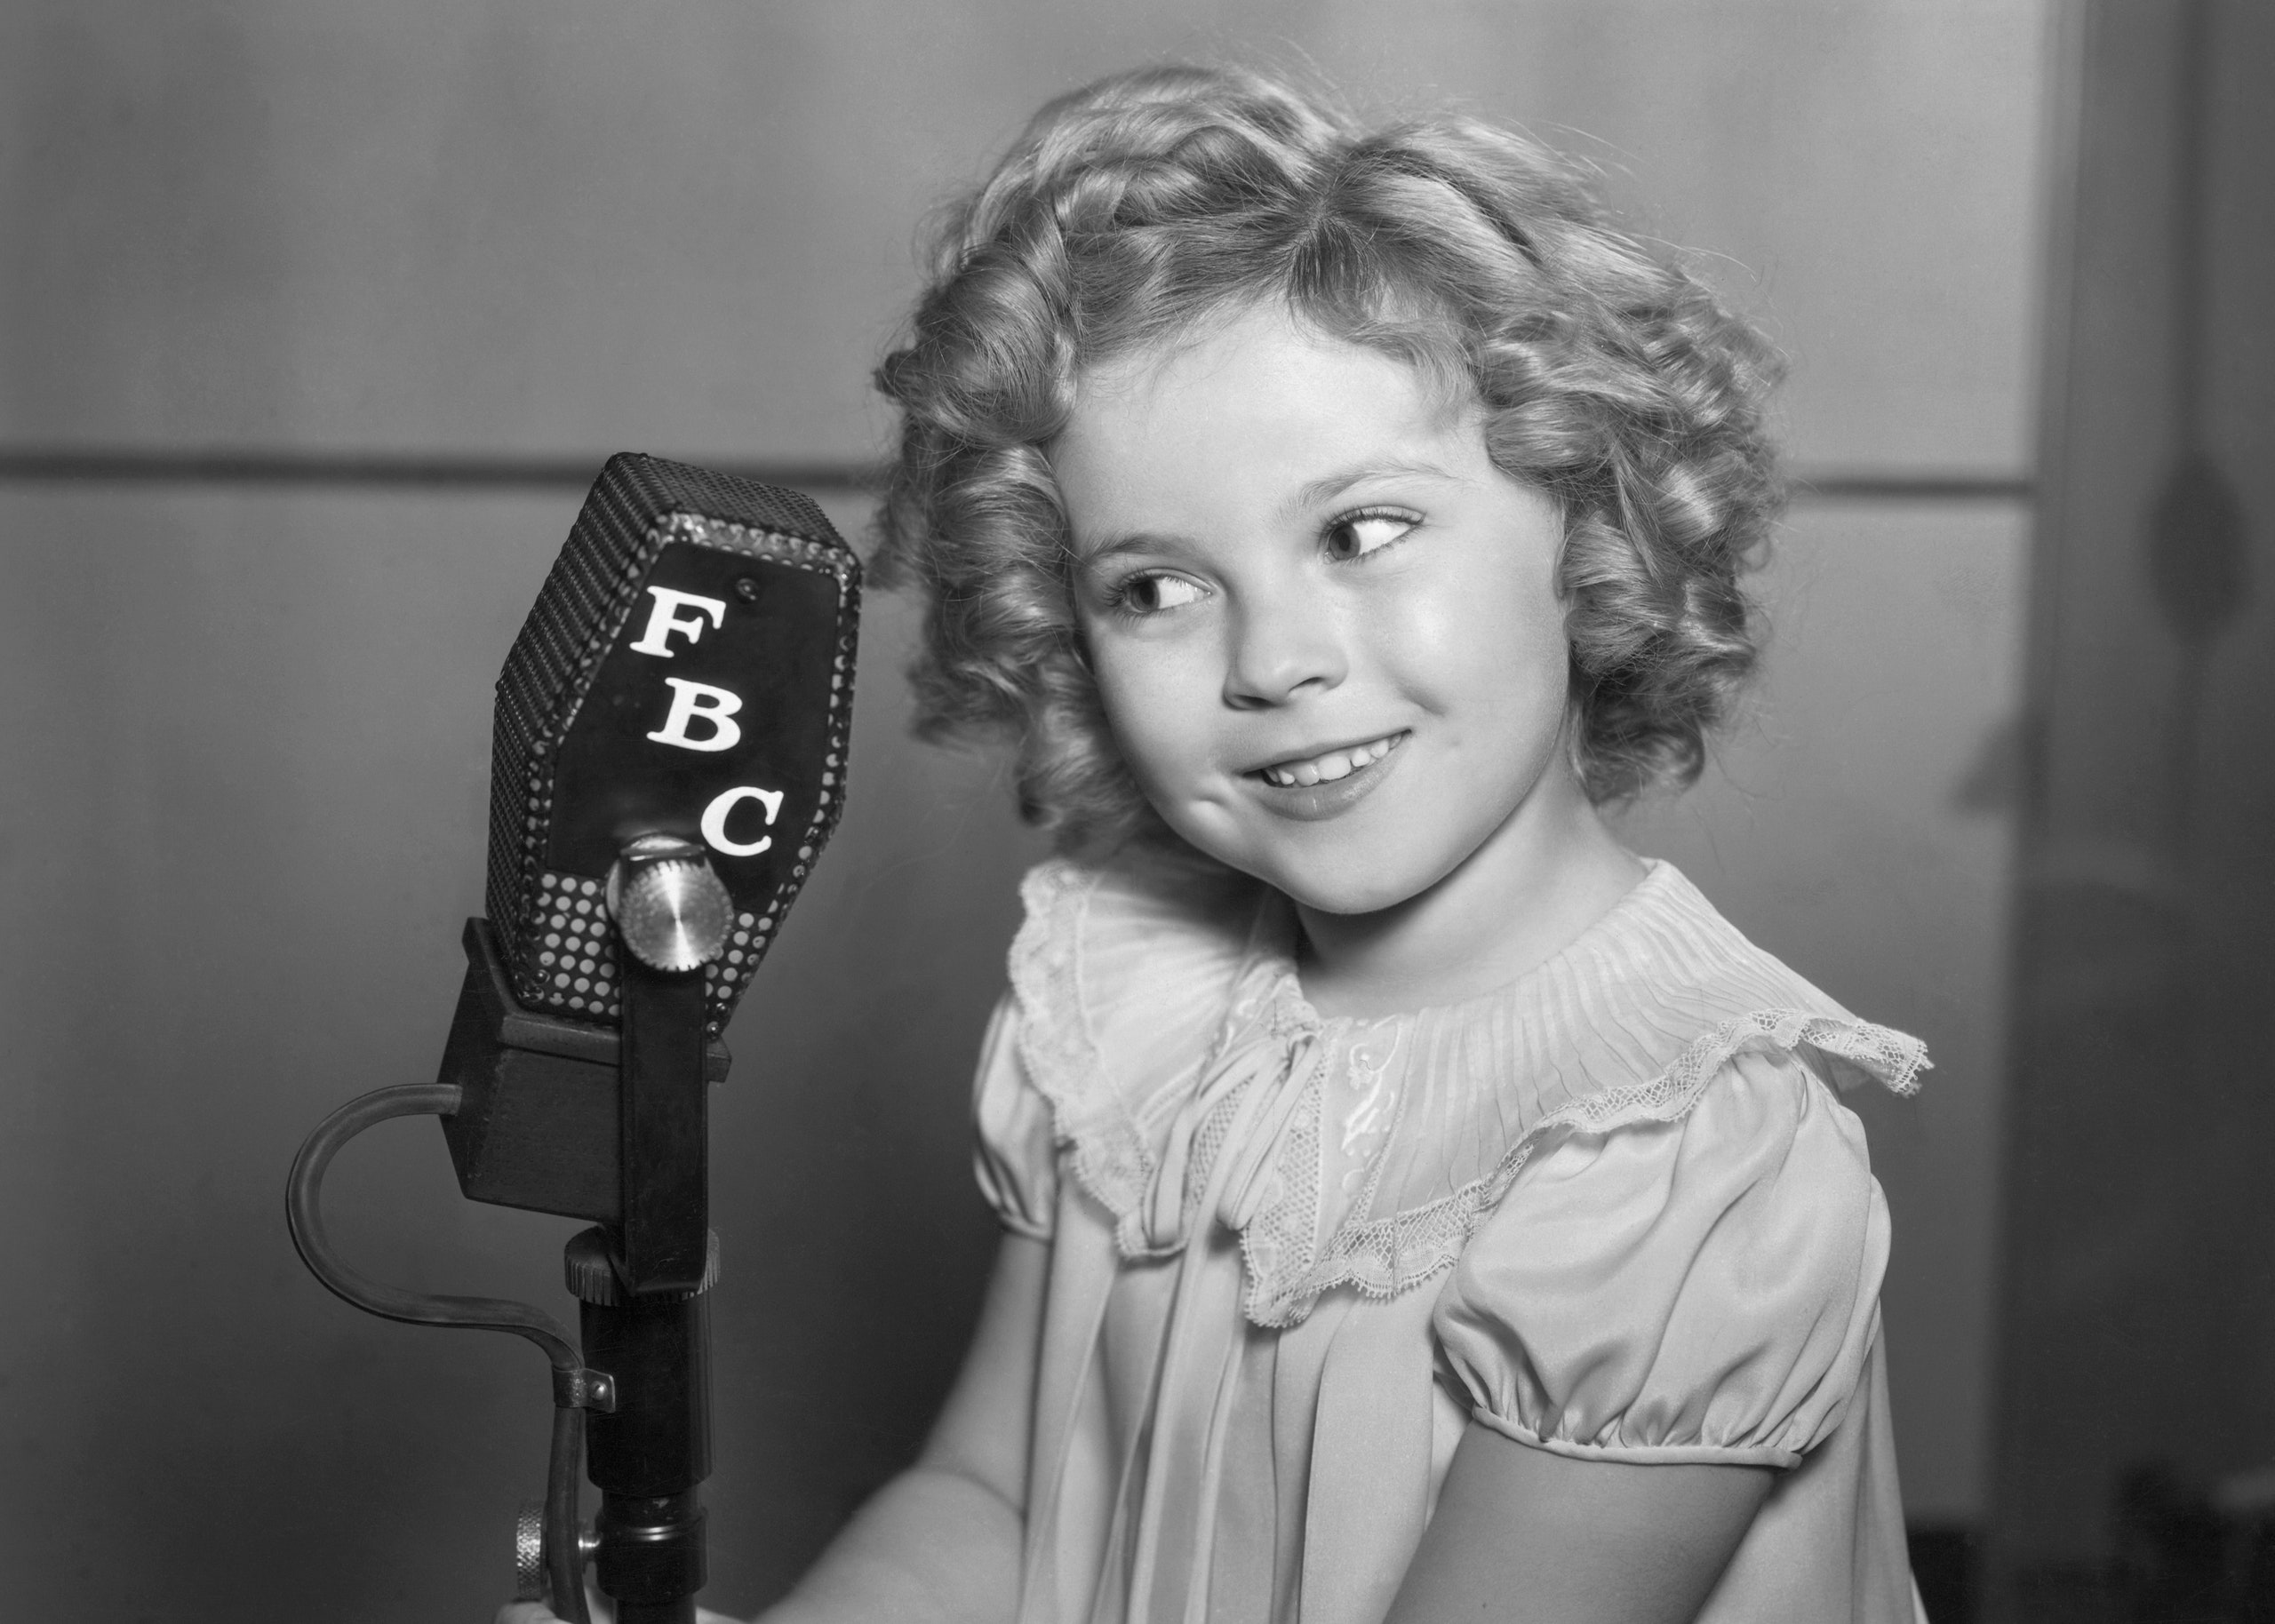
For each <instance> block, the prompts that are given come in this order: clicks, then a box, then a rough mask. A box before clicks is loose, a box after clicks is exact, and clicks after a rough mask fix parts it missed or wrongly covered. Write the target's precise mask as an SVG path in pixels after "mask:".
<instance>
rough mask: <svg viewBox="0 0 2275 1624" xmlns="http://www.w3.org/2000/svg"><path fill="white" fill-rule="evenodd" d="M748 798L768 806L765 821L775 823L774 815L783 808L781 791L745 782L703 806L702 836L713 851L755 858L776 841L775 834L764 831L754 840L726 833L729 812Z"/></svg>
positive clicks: (770, 825)
mask: <svg viewBox="0 0 2275 1624" xmlns="http://www.w3.org/2000/svg"><path fill="white" fill-rule="evenodd" d="M746 800H754V801H756V802H758V803H759V804H760V805H761V806H762V807H764V808H766V823H767V826H768V827H769V828H771V827H773V825H774V817H775V814H777V813H778V812H779V811H781V810H782V792H781V791H779V790H758V789H753V788H752V787H751V786H750V785H748V784H744V785H742V786H741V787H740V788H738V789H731V790H729V791H728V792H726V793H725V794H723V795H721V796H720V797H718V799H716V800H714V801H713V802H712V803H711V804H710V805H709V806H707V807H706V808H703V838H704V840H706V841H707V842H708V843H709V844H710V846H711V848H712V849H713V850H714V851H721V852H724V853H725V854H726V855H727V856H730V857H755V856H758V854H759V853H761V852H762V851H764V850H766V849H767V848H769V847H770V846H772V845H773V844H774V837H773V836H772V835H770V834H762V835H761V836H759V837H758V839H757V840H732V839H730V838H729V836H728V834H727V814H729V813H730V812H732V811H733V810H734V809H735V808H737V807H738V806H739V805H741V804H742V803H743V802H744V801H746Z"/></svg>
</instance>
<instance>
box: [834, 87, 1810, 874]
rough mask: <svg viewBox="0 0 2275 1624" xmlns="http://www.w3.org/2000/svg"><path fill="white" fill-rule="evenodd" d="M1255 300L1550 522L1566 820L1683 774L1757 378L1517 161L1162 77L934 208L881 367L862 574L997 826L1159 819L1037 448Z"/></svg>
mask: <svg viewBox="0 0 2275 1624" xmlns="http://www.w3.org/2000/svg"><path fill="white" fill-rule="evenodd" d="M1267 304H1278V305H1280V306H1283V307H1285V308H1287V309H1289V310H1290V311H1291V312H1293V313H1294V314H1297V316H1298V317H1299V318H1301V319H1302V320H1304V321H1305V322H1308V323H1309V324H1310V325H1311V326H1312V328H1313V329H1314V330H1318V331H1320V332H1321V333H1323V334H1326V335H1329V336H1332V337H1335V338H1341V339H1344V340H1346V341H1348V342H1351V343H1353V344H1359V345H1363V346H1368V347H1370V348H1373V349H1375V350H1377V351H1381V352H1385V353H1387V354H1393V355H1395V356H1398V357H1399V358H1401V359H1402V360H1404V361H1406V362H1409V363H1411V364H1413V365H1415V366H1417V368H1420V369H1423V370H1425V372H1427V373H1428V374H1430V375H1431V376H1433V378H1436V379H1438V380H1441V382H1443V383H1444V384H1445V385H1447V386H1449V387H1452V388H1456V389H1458V390H1461V391H1463V392H1465V394H1467V395H1468V396H1469V397H1471V398H1472V399H1473V401H1474V402H1476V404H1477V405H1478V406H1479V407H1481V423H1482V426H1483V430H1484V436H1485V443H1486V449H1487V450H1488V451H1489V454H1490V455H1491V457H1492V459H1493V461H1494V462H1495V464H1496V465H1497V466H1499V467H1500V468H1501V470H1502V471H1503V472H1504V473H1505V474H1509V475H1510V476H1511V477H1512V478H1514V479H1517V480H1521V481H1523V482H1527V483H1529V484H1530V485H1532V486H1535V487H1536V488H1537V489H1539V490H1543V491H1545V492H1546V493H1548V494H1549V495H1550V496H1551V497H1553V498H1554V499H1555V500H1556V501H1557V502H1558V503H1559V505H1560V506H1561V511H1562V513H1563V514H1564V521H1565V531H1566V535H1565V544H1564V552H1563V558H1562V564H1561V580H1560V590H1561V595H1562V597H1563V599H1564V601H1565V602H1566V605H1567V609H1566V622H1565V624H1566V629H1567V633H1568V635H1569V640H1570V643H1571V673H1572V705H1573V714H1574V720H1575V726H1574V728H1573V731H1572V740H1573V746H1572V748H1573V754H1574V759H1575V762H1576V765H1577V769H1578V771H1579V774H1580V778H1581V782H1582V784H1584V785H1585V789H1586V791H1587V793H1588V795H1589V796H1590V798H1591V799H1592V800H1596V801H1597V802H1599V803H1601V802H1604V801H1610V800H1620V799H1624V798H1627V797H1631V796H1632V795H1634V794H1636V793H1637V792H1640V791H1641V790H1642V789H1644V788H1646V787H1647V786H1648V785H1650V784H1654V783H1659V782H1672V783H1680V784H1687V783H1688V782H1689V781H1691V780H1692V779H1694V778H1695V777H1696V776H1697V774H1698V771H1699V769H1700V768H1701V767H1702V766H1703V765H1704V760H1705V736H1706V733H1707V732H1708V730H1709V729H1710V728H1712V727H1713V726H1714V725H1715V724H1716V723H1717V722H1719V721H1720V720H1721V719H1722V718H1723V716H1724V715H1725V713H1726V712H1727V711H1728V707H1729V705H1730V703H1731V701H1732V698H1733V697H1734V696H1735V693H1736V689H1737V688H1738V687H1739V685H1740V684H1741V683H1742V682H1743V681H1744V678H1745V677H1746V675H1747V674H1748V673H1750V672H1751V670H1752V666H1753V665H1754V661H1755V657H1756V642H1757V639H1756V623H1755V614H1754V611H1753V609H1752V605H1751V603H1750V602H1749V601H1748V598H1747V596H1746V594H1745V593H1744V591H1743V590H1742V587H1741V585H1740V576H1741V575H1742V573H1743V572H1744V570H1745V569H1747V568H1748V567H1749V566H1750V564H1751V563H1752V561H1753V558H1754V555H1755V554H1756V553H1757V551H1758V550H1759V548H1760V545H1761V543H1762V540H1763V538H1764V537H1765V535H1766V533H1767V531H1768V527H1769V525H1770V523H1771V521H1772V520H1773V519H1774V518H1775V516H1776V512H1777V510H1778V507H1779V506H1780V504H1781V502H1782V499H1783V495H1784V489H1783V485H1782V482H1781V481H1780V479H1779V477H1778V474H1777V470H1776V461H1775V458H1774V456H1773V453H1772V451H1771V449H1770V446H1769V443H1768V437H1767V435H1766V434H1765V432H1764V426H1763V420H1762V418H1763V402H1764V399H1765V397H1766V396H1767V394H1768V391H1769V389H1770V387H1771V386H1772V385H1773V384H1774V383H1775V382H1776V377H1777V374H1778V370H1779V368H1778V364H1777V361H1776V356H1775V354H1774V353H1773V352H1772V351H1771V350H1770V348H1769V347H1768V345H1767V344H1766V343H1765V342H1764V341H1763V340H1762V339H1761V338H1760V336H1759V335H1758V334H1756V333H1755V332H1754V331H1753V330H1752V329H1751V328H1750V327H1748V326H1747V325H1746V324H1745V323H1744V322H1742V321H1740V320H1738V319H1737V318H1736V317H1735V316H1733V315H1732V314H1730V313H1729V312H1728V311H1727V310H1726V309H1724V308H1723V307H1722V306H1721V305H1720V303H1719V302H1718V301H1717V300H1716V299H1715V298H1714V297H1713V295H1712V294H1711V293H1710V292H1709V291H1707V290H1706V289H1705V288H1704V286H1702V285H1701V284H1700V283H1698V282H1697V281H1696V280H1695V279H1694V278H1693V277H1691V276H1690V275H1688V273H1687V272H1686V271H1684V270H1683V268H1682V267H1680V265H1678V264H1675V263H1673V262H1672V260H1671V259H1669V258H1668V257H1667V256H1665V255H1664V254H1659V253H1655V252H1653V251H1650V250H1649V249H1648V248H1647V247H1646V246H1645V245H1644V244H1643V243H1640V242H1639V241H1638V240H1637V239H1636V238H1635V237H1633V236H1632V235H1628V234H1627V233H1625V232H1624V231H1622V230H1620V229H1619V228H1617V227H1616V226H1615V225H1614V224H1613V223H1612V222H1611V220H1610V219H1609V218H1608V216H1607V214H1606V212H1605V211H1604V210H1603V209H1602V207H1601V206H1600V204H1599V203H1597V201H1596V200H1595V198H1594V197H1593V195H1592V194H1591V193H1590V191H1589V189H1588V187H1586V185H1585V183H1584V182H1583V180H1582V179H1580V177H1579V176H1578V174H1577V172H1576V171H1575V170H1574V169H1573V168H1572V167H1571V166H1570V165H1569V163H1566V162H1565V161H1564V160H1562V159H1561V158H1559V157H1558V156H1557V155H1554V154H1553V153H1551V152H1549V151H1548V150H1546V149H1545V148H1544V147H1540V146H1539V145H1537V143H1535V142H1533V141H1531V140H1529V139H1525V138H1524V137H1521V136H1519V135H1516V134H1513V133H1511V132H1510V131H1505V130H1501V129H1497V128H1495V127H1493V126H1491V125H1489V124H1486V123H1481V122H1478V121H1475V120H1473V119H1469V118H1465V117H1437V118H1428V119H1417V120H1411V121H1407V122H1401V123H1394V124H1391V125H1389V126H1387V127H1385V128H1381V129H1376V130H1368V129H1364V128H1361V127H1360V126H1359V125H1358V124H1357V123H1356V122H1355V121H1353V120H1352V119H1350V118H1348V117H1346V116H1345V115H1341V114H1339V113H1338V112H1337V111H1335V110H1333V109H1331V108H1329V107H1327V106H1325V105H1324V104H1323V103H1322V102H1321V101H1320V100H1317V99H1314V98H1311V97H1307V96H1305V95H1303V94H1301V93H1299V92H1297V91H1296V90H1294V89H1293V88H1291V87H1289V85H1287V84H1282V83H1280V82H1277V81H1275V80H1273V79H1271V78H1268V77H1265V76H1261V75H1258V74H1256V73H1252V72H1245V71H1226V70H1220V69H1209V68H1184V67H1172V68H1149V69H1145V70H1142V71H1139V72H1136V73H1130V74H1123V75H1120V76H1115V77H1113V78H1109V79H1104V80H1101V81H1099V82H1098V84H1092V85H1090V86H1088V87H1087V88H1085V89H1082V90H1080V91H1076V92H1073V93H1072V94H1070V95H1067V96H1064V97H1062V98H1060V99H1059V100H1056V101H1053V102H1051V103H1050V104H1049V105H1048V106H1046V107H1044V108H1043V109H1042V111H1041V112H1040V113H1039V114H1037V115H1035V118H1034V122H1033V123H1030V124H1029V125H1028V127H1027V129H1026V132H1025V133H1024V134H1023V135H1022V136H1021V137H1020V139H1019V140H1018V142H1017V144H1016V145H1015V146H1014V147H1012V148H1011V150H1010V153H1009V154H1008V155H1006V156H1005V157H1004V158H1003V160H1002V162H1001V163H999V164H998V165H997V166H996V168H995V171H994V173H993V174H992V175H991V176H990V177H989V178H988V179H987V180H986V182H985V183H984V184H982V185H981V186H980V187H978V189H977V190H976V191H975V192H973V193H972V194H971V195H969V196H967V197H965V198H963V199H962V201H961V202H960V203H958V204H957V205H956V206H955V207H954V211H953V212H952V214H951V215H950V216H949V218H948V219H947V221H946V227H945V229H944V230H943V231H942V232H941V234H940V236H939V239H938V244H937V247H936V251H935V254H934V259H933V262H932V267H931V275H930V282H929V284H928V285H927V287H926V289H925V291H924V293H923V296H922V299H921V300H920V302H919V303H918V306H917V308H916V311H915V314H914V318H913V321H912V322H911V327H910V330H909V331H908V333H907V335H906V342H905V343H904V344H903V345H901V346H900V347H898V348H896V349H894V350H893V351H892V352H891V353H890V354H888V355H887V356H886V357H885V359H884V361H883V362H882V365H881V366H879V368H878V369H877V374H876V381H877V386H878V387H879V388H880V389H881V390H882V392H883V393H884V394H885V395H886V396H887V397H888V398H889V399H890V400H891V401H892V402H893V403H894V404H895V405H896V406H897V407H898V409H899V411H900V416H901V434H900V447H899V455H898V458H897V460H896V462H895V464H894V466H893V470H892V474H891V477H890V485H889V488H888V491H887V496H886V500H885V503H884V506H883V508H882V515H881V517H880V520H879V529H880V534H881V544H880V546H879V550H878V565H879V569H880V572H881V574H882V577H883V578H884V579H885V580H886V581H887V582H888V583H914V584H916V585H920V586H921V587H922V590H923V591H924V593H926V595H927V598H928V619H927V623H926V630H925V641H924V646H923V649H922V653H921V654H920V656H919V657H918V658H917V660H916V662H915V664H914V667H913V669H912V671H911V673H910V674H911V677H912V680H913V681H914V687H915V691H916V703H917V729H918V731H919V733H920V734H922V736H926V737H930V738H936V739H938V738H970V737H974V736H997V737H1001V736H1010V738H1012V739H1013V740H1014V741H1015V742H1016V744H1017V748H1018V760H1017V780H1018V792H1019V797H1020V805H1021V809H1022V811H1023V812H1024V814H1025V815H1026V816H1027V817H1028V818H1029V819H1030V820H1031V821H1034V822H1037V823H1041V824H1044V825H1046V826H1048V827H1050V828H1051V829H1053V830H1054V831H1056V832H1058V836H1059V838H1060V841H1061V844H1062V845H1066V846H1082V845H1094V844H1098V843H1102V842H1106V841H1110V840H1115V839H1118V838H1121V837H1122V836H1125V835H1127V834H1128V833H1130V832H1132V831H1133V830H1136V829H1139V828H1142V827H1145V826H1147V825H1149V824H1153V819H1152V818H1151V817H1150V815H1149V811H1148V809H1147V808H1145V803H1144V800H1143V798H1142V797H1141V796H1140V795H1139V792H1138V788H1137V786H1136V784H1135V783H1134V782H1133V781H1132V780H1131V778H1130V774H1129V772H1128V771H1127V769H1126V768H1124V766H1123V764H1122V760H1121V757H1120V755H1119V754H1118V752H1116V750H1115V747H1114V741H1113V739H1112V737H1111V736H1110V735H1109V733H1108V731H1107V728H1106V717H1105V715H1104V712H1103V711H1102V710H1101V708H1100V705H1099V700H1098V690H1097V688H1096V685H1095V684H1094V683H1093V682H1092V681H1091V679H1090V671H1089V668H1088V666H1087V665H1086V664H1085V663H1084V660H1083V657H1082V649H1081V645H1080V639H1079V633H1078V630H1077V626H1076V623H1075V618H1074V607H1073V601H1072V598H1071V595H1070V593H1069V569H1070V564H1071V561H1072V553H1071V550H1070V537H1069V535H1068V530H1067V523H1066V513H1065V509H1064V506H1063V505H1062V504H1061V501H1060V498H1059V494H1058V486H1057V483H1056V482H1055V481H1054V480H1053V478H1052V475H1051V470H1050V463H1049V461H1048V460H1047V459H1046V455H1045V453H1046V450H1047V448H1048V447H1049V446H1050V443H1051V442H1052V439H1053V437H1054V436H1056V435H1057V434H1058V433H1059V431H1060V430H1061V429H1062V428H1064V427H1065V426H1066V421H1067V417H1068V413H1069V410H1070V409H1071V407H1072V404H1073V402H1074V390H1075V383H1076V378H1077V375H1078V374H1079V373H1080V372H1081V371H1082V370H1083V369H1084V368H1085V367H1088V366H1090V365H1094V364H1096V363H1098V362H1104V361H1106V360H1109V359H1112V358H1114V357H1117V356H1121V355H1125V354H1130V352H1132V351H1137V350H1142V349H1145V348H1147V347H1149V346H1161V345H1165V344H1169V343H1173V342H1176V341H1177V340H1178V339H1180V338H1184V337H1185V336H1187V335H1189V334H1191V333H1192V332H1193V330H1194V329H1195V328H1196V327H1197V326H1199V325H1201V324H1202V323H1204V322H1208V321H1209V320H1210V319H1212V318H1217V317H1220V316H1225V315H1228V314H1234V313H1236V312H1238V311H1240V310H1242V309H1245V308H1249V307H1253V306H1261V305H1267ZM1154 826H1156V827H1157V826H1158V825H1157V824H1156V825H1154Z"/></svg>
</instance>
